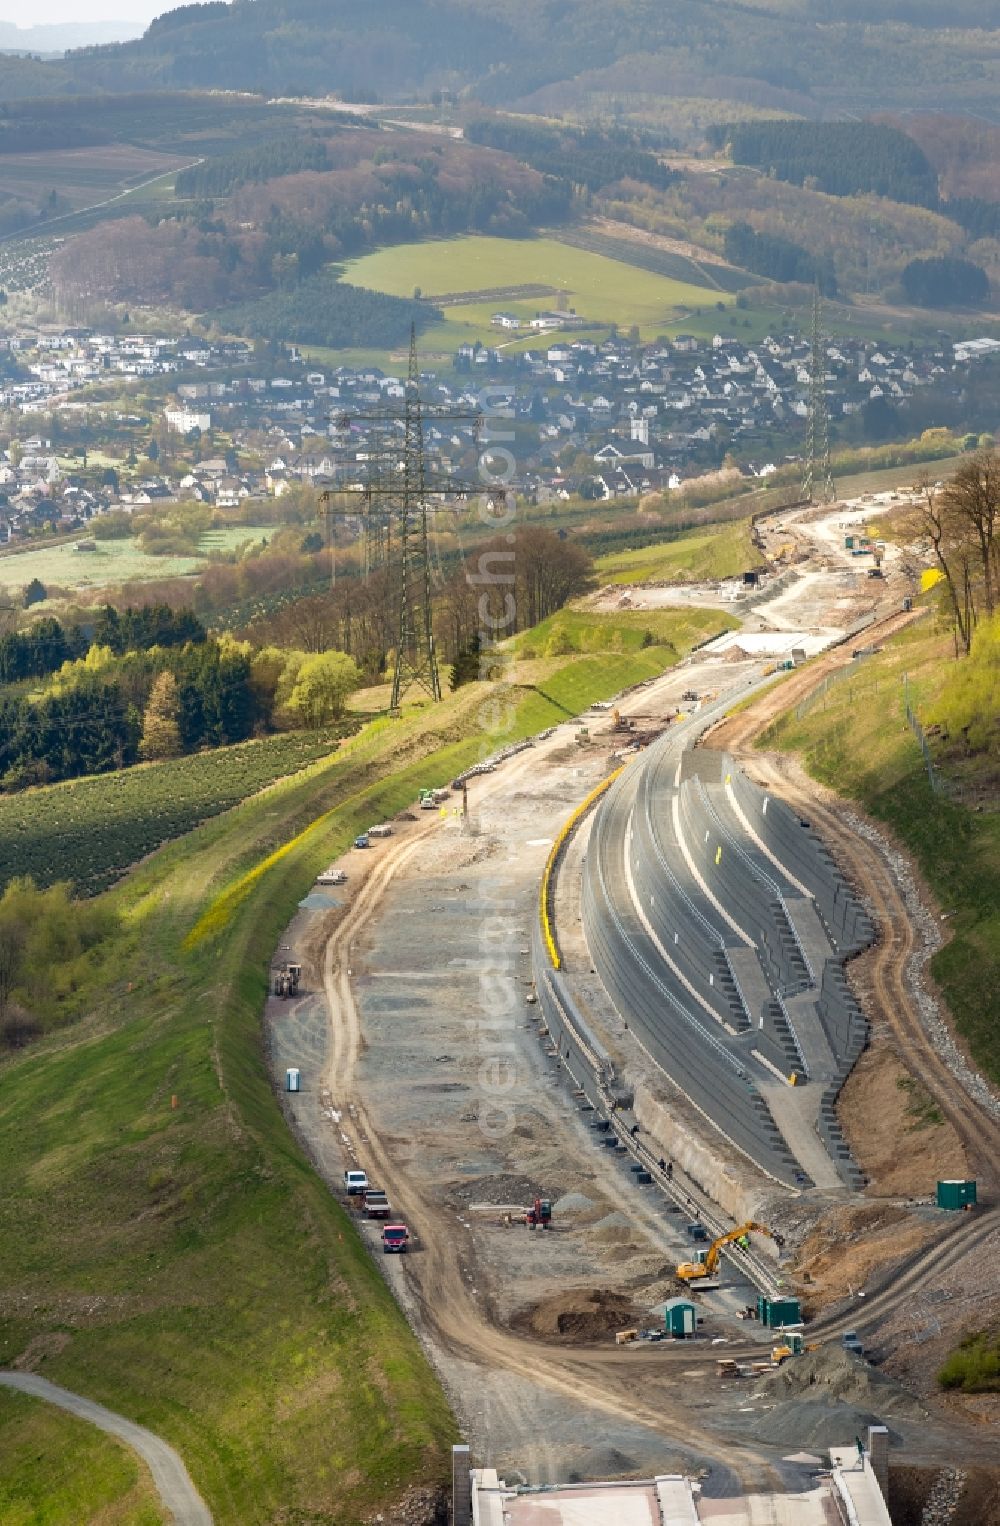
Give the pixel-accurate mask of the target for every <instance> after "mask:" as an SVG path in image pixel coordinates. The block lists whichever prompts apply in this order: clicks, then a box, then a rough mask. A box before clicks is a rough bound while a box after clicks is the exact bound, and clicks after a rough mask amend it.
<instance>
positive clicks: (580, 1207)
mask: <svg viewBox="0 0 1000 1526" xmlns="http://www.w3.org/2000/svg"><path fill="white" fill-rule="evenodd" d="M593 1206H594V1200H593V1198H589V1197H586V1196H585V1195H584V1193H582V1192H565V1193H564V1194H563V1196H562V1197H560V1198H556V1201H555V1202H554V1203H553V1205H552V1211H553V1213H582V1212H584V1210H585V1209H587V1208H593Z"/></svg>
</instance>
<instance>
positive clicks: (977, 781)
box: [759, 621, 1000, 1081]
mask: <svg viewBox="0 0 1000 1526" xmlns="http://www.w3.org/2000/svg"><path fill="white" fill-rule="evenodd" d="M959 671H960V668H959V666H958V665H957V664H956V662H955V659H954V649H953V646H952V641H951V636H950V634H944V635H941V634H939V633H936V632H935V631H934V629H933V628H932V625H931V622H929V621H924V622H922V623H921V624H919V625H916V626H913V627H910V629H908V630H907V631H905V632H903V633H902V634H901V635H899V636H897V637H895V638H894V639H893V640H892V641H891V642H889V643H887V645H886V648H885V650H884V651H883V652H880V653H878V654H877V655H876V656H874V657H871V658H869V659H867V660H866V661H864V662H863V664H862V665H861V666H860V667H859V668H858V669H857V670H856V672H854V673H853V674H852V675H850V676H849V677H847V678H844V679H842V680H841V681H840V682H839V683H837V684H834V685H832V686H831V687H830V688H829V690H828V691H827V692H826V693H825V694H823V695H821V696H819V697H818V698H817V699H816V700H815V701H814V702H813V703H812V705H811V706H810V707H808V708H807V709H806V710H805V713H804V714H803V715H802V716H801V717H799V716H797V715H796V714H795V713H794V712H793V711H790V712H787V713H786V714H785V715H784V716H783V717H782V718H781V719H780V720H779V722H778V723H777V724H776V725H775V726H773V727H771V728H770V729H769V730H768V731H766V732H765V733H764V734H763V735H762V737H761V738H760V744H759V745H760V746H762V747H779V748H784V749H788V750H795V751H799V752H801V753H802V756H803V761H804V762H805V764H806V767H807V768H808V769H809V771H810V772H811V773H812V774H814V775H815V777H816V778H818V779H821V780H822V781H823V782H824V783H825V784H829V785H831V786H832V787H833V788H834V789H836V790H837V791H839V792H840V793H841V794H843V795H847V796H848V797H851V798H853V799H855V800H858V801H859V802H860V803H861V804H862V805H863V806H864V807H865V809H866V810H867V811H870V812H871V814H872V815H873V816H875V817H876V818H877V819H879V820H881V821H883V822H885V824H886V825H887V826H888V827H889V828H891V830H892V831H893V832H894V833H895V834H896V835H897V837H898V838H899V839H900V841H901V842H902V843H903V844H904V845H905V846H906V847H907V848H909V850H910V851H911V852H912V853H913V854H914V856H915V858H916V860H917V862H918V864H919V865H920V868H921V870H922V872H923V874H924V876H925V878H926V880H927V882H928V884H929V885H930V888H931V890H932V891H933V892H934V895H935V896H936V898H937V900H938V902H939V904H940V905H941V907H942V908H943V910H944V911H945V912H946V913H947V918H948V920H947V924H946V925H947V929H948V930H950V933H951V937H950V941H948V942H947V943H946V944H945V945H944V947H943V948H942V949H941V950H940V951H939V952H938V953H937V954H936V955H935V956H934V958H933V960H932V962H931V971H932V973H933V975H934V977H935V979H936V980H937V981H938V982H939V984H940V986H941V989H942V992H943V994H944V996H945V999H946V1000H947V1002H948V1005H949V1007H950V1009H951V1012H952V1014H953V1016H954V1019H955V1022H956V1025H957V1027H958V1030H959V1032H960V1033H961V1034H962V1036H963V1038H964V1039H965V1040H966V1041H967V1043H968V1045H969V1048H970V1050H971V1052H972V1055H973V1057H974V1059H975V1061H976V1063H977V1064H978V1065H979V1066H980V1067H981V1068H982V1069H983V1071H984V1072H985V1073H986V1074H987V1075H989V1076H991V1077H992V1078H993V1080H994V1081H1000V791H998V789H997V773H996V759H995V756H993V757H991V756H990V754H988V753H982V754H979V755H978V756H973V757H969V758H960V757H959V756H957V755H956V754H955V753H953V752H952V753H947V752H943V751H942V749H941V747H940V744H939V743H934V744H933V745H934V747H935V751H936V752H937V753H938V754H939V755H938V767H939V772H940V775H941V777H942V779H943V781H944V783H945V785H946V787H947V788H948V790H949V793H944V794H936V793H935V792H934V791H933V790H932V788H931V786H930V783H929V782H928V777H927V773H926V770H925V768H924V763H923V759H922V757H921V753H920V750H919V747H918V744H917V741H916V738H915V737H914V734H913V732H912V731H911V730H910V728H909V726H908V725H907V724H906V720H905V716H904V712H903V691H904V682H903V680H904V674H905V675H906V686H907V688H908V691H909V695H910V702H911V705H912V706H913V708H914V709H915V711H916V713H917V715H918V716H919V718H920V720H921V723H922V725H924V726H925V727H927V726H930V725H932V724H933V723H934V721H935V720H936V719H937V718H938V715H939V714H941V713H943V712H944V708H945V705H946V703H947V691H948V688H949V685H951V684H952V683H953V682H954V681H955V679H956V676H957V674H958V672H959Z"/></svg>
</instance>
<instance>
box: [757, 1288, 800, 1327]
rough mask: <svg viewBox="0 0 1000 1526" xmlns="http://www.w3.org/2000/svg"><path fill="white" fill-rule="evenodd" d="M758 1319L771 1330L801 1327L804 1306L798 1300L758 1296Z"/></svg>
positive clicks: (761, 1294)
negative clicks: (792, 1326) (790, 1326)
mask: <svg viewBox="0 0 1000 1526" xmlns="http://www.w3.org/2000/svg"><path fill="white" fill-rule="evenodd" d="M757 1318H758V1319H759V1320H760V1322H761V1324H762V1325H766V1326H767V1327H768V1329H769V1330H782V1329H784V1327H785V1325H801V1323H802V1306H801V1305H800V1303H799V1300H798V1299H797V1298H765V1297H764V1294H763V1293H760V1294H758V1296H757Z"/></svg>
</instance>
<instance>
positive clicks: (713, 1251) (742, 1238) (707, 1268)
mask: <svg viewBox="0 0 1000 1526" xmlns="http://www.w3.org/2000/svg"><path fill="white" fill-rule="evenodd" d="M751 1234H756V1235H767V1237H768V1239H769V1240H773V1241H774V1243H775V1244H776V1245H778V1246H779V1247H780V1245H781V1243H782V1242H781V1240H780V1239H779V1238H778V1236H777V1235H776V1234H774V1233H773V1231H771V1230H770V1229H768V1227H767V1225H766V1224H757V1223H755V1222H754V1221H753V1220H752V1219H751V1220H750V1221H749V1222H748V1223H746V1224H740V1225H739V1226H738V1227H737V1228H736V1229H730V1230H728V1231H727V1233H726V1234H724V1235H719V1237H718V1239H717V1240H713V1241H712V1243H711V1245H710V1246H709V1247H708V1250H707V1251H706V1252H705V1259H704V1261H682V1262H681V1264H680V1266H679V1267H678V1268H677V1275H678V1277H680V1279H681V1280H682V1282H697V1281H698V1280H699V1279H700V1278H702V1277H711V1276H713V1274H714V1272H715V1269H716V1267H717V1266H718V1264H719V1253H720V1251H721V1250H722V1247H723V1246H724V1245H731V1244H732V1243H733V1241H736V1242H738V1243H739V1244H741V1245H742V1246H743V1248H744V1250H746V1249H749V1246H750V1235H751Z"/></svg>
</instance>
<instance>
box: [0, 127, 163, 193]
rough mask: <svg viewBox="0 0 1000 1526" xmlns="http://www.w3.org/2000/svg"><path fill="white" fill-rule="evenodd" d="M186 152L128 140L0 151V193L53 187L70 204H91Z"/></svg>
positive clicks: (145, 177)
mask: <svg viewBox="0 0 1000 1526" xmlns="http://www.w3.org/2000/svg"><path fill="white" fill-rule="evenodd" d="M191 157H193V156H189V157H186V158H185V157H178V156H177V155H175V154H163V153H158V152H156V151H155V150H152V149H146V148H137V147H135V146H134V145H132V144H128V143H107V144H104V145H102V146H99V147H88V148H75V149H74V148H60V149H42V150H39V151H38V152H35V153H23V154H0V194H6V195H9V196H25V197H27V198H29V199H31V198H32V197H37V196H38V194H39V191H40V190H41V191H42V192H44V193H45V194H48V192H49V191H53V190H54V191H55V192H56V193H57V195H59V196H60V197H61V198H63V200H64V201H68V202H70V203H71V204H72V206H73V207H85V206H92V205H94V204H95V203H97V202H101V201H105V200H107V199H109V198H110V197H112V196H117V195H119V194H120V193H121V192H122V191H125V190H127V189H128V187H129V186H135V185H137V184H139V183H140V182H142V181H144V180H151V179H152V178H153V177H154V176H158V175H165V174H168V173H169V172H170V171H171V170H174V169H177V168H179V167H180V166H181V165H182V164H188V163H190V160H191Z"/></svg>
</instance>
